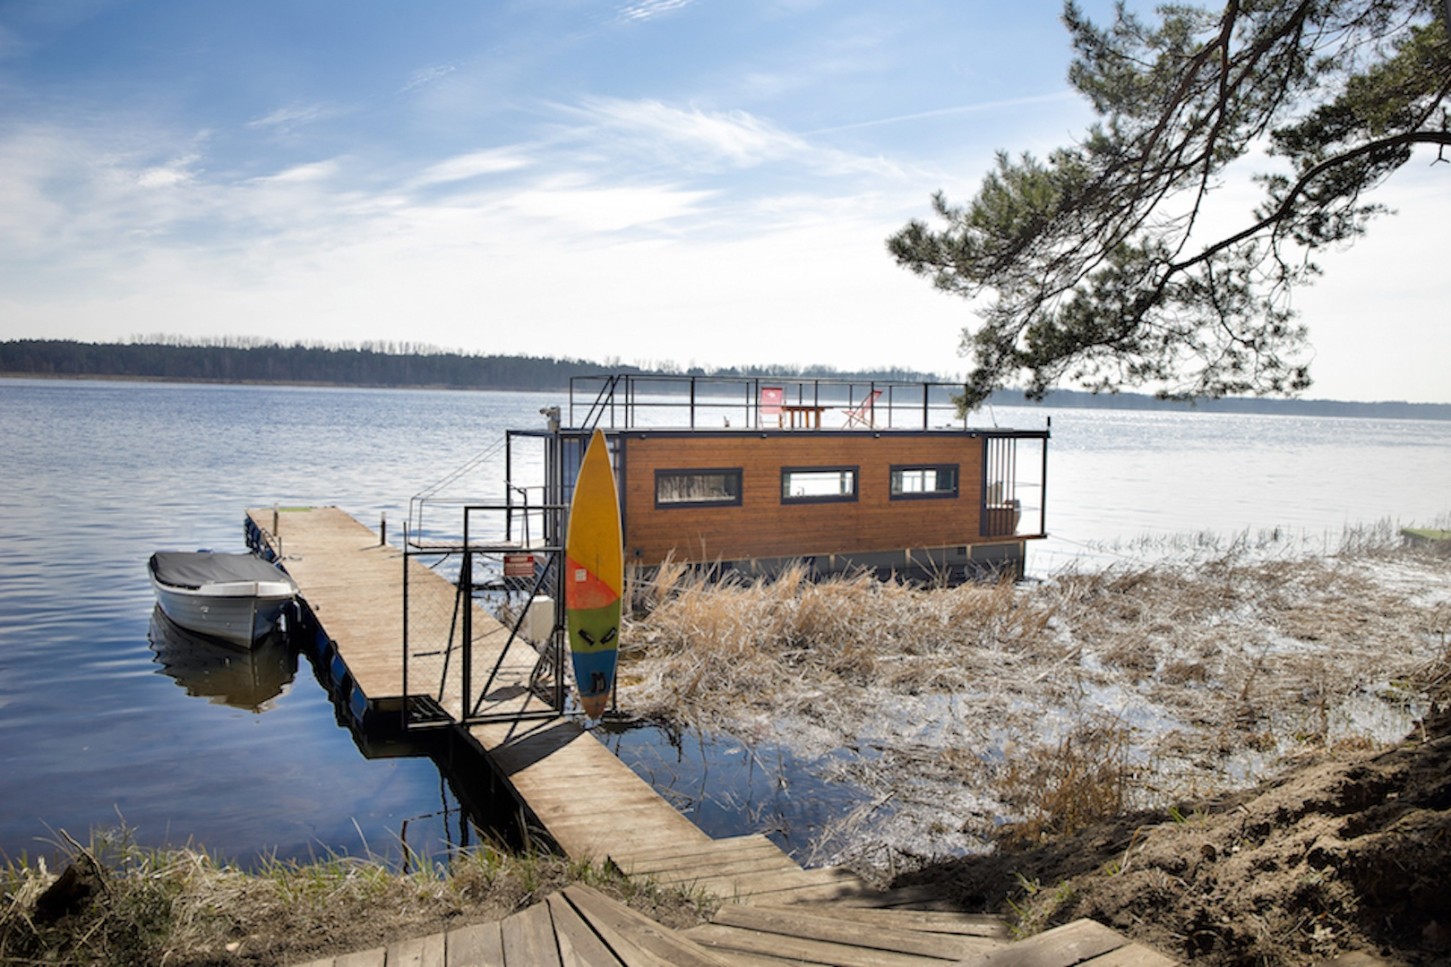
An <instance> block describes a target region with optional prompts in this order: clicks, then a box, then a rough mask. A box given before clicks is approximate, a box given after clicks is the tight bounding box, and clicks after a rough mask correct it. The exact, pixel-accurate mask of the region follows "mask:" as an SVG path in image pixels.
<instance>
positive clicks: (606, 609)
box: [564, 429, 625, 719]
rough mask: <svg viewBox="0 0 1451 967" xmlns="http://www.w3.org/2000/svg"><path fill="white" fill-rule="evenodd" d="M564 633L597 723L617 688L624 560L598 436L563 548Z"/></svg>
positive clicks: (611, 482)
mask: <svg viewBox="0 0 1451 967" xmlns="http://www.w3.org/2000/svg"><path fill="white" fill-rule="evenodd" d="M564 568H565V571H564V607H565V627H566V629H567V630H568V631H569V651H570V657H571V659H572V663H573V665H574V683H575V687H577V688H578V689H579V701H580V704H581V705H582V706H583V707H584V712H585V714H586V715H588V716H589V717H590V718H592V719H597V718H599V717H600V715H602V714H603V713H604V711H605V708H606V706H608V705H609V701H610V693H611V692H612V691H613V689H614V685H615V658H616V655H617V654H618V650H619V639H620V589H621V588H622V587H623V586H624V572H625V555H624V548H623V545H622V544H621V541H620V501H619V497H618V495H617V494H616V492H615V475H614V473H613V471H611V470H610V452H609V445H608V444H607V443H606V442H605V435H604V432H603V431H601V430H598V429H597V430H595V432H594V436H593V437H591V438H590V441H589V448H588V449H586V450H585V454H584V460H583V461H582V462H581V464H580V467H579V477H578V479H576V481H575V484H574V498H573V499H572V500H571V501H570V504H569V533H568V535H567V536H566V537H565V542H564Z"/></svg>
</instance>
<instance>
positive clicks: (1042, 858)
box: [0, 521, 1451, 965]
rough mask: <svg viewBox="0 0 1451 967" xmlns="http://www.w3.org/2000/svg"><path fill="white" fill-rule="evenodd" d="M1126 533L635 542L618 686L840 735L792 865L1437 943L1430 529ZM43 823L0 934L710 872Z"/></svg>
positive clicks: (416, 906)
mask: <svg viewBox="0 0 1451 967" xmlns="http://www.w3.org/2000/svg"><path fill="white" fill-rule="evenodd" d="M1433 523H1435V524H1436V525H1437V526H1440V527H1443V528H1444V526H1445V522H1444V521H1439V522H1433ZM1154 555H1157V556H1159V557H1160V558H1161V559H1160V560H1157V561H1155V562H1154V563H1146V564H1135V565H1115V566H1112V567H1108V568H1104V569H1100V570H1093V571H1080V570H1073V569H1068V570H1065V571H1063V572H1062V573H1060V574H1057V575H1054V576H1051V577H1049V578H1047V579H1044V580H1042V581H1040V582H1034V583H1026V584H1021V585H1012V584H997V585H966V586H959V587H936V588H932V587H928V588H922V587H910V586H906V585H901V584H896V583H891V582H888V583H880V582H875V581H873V582H867V581H866V580H865V579H862V578H838V579H834V580H831V581H826V582H822V583H819V584H813V583H811V582H808V581H805V580H802V579H801V576H800V575H797V574H790V573H788V574H787V575H785V576H783V577H781V578H779V579H777V580H776V581H773V582H769V583H767V582H758V581H753V582H744V581H742V582H724V583H712V582H709V581H706V580H703V579H702V577H701V576H700V575H697V574H693V573H691V572H690V571H688V570H687V569H685V568H680V567H666V568H664V569H662V571H661V573H660V574H659V576H658V577H657V578H656V580H654V581H653V582H652V583H650V584H648V585H646V584H643V583H642V584H637V585H636V586H634V587H632V588H631V589H630V599H629V600H630V601H631V603H632V606H633V609H632V610H633V613H632V616H631V618H630V620H629V623H628V625H627V628H626V634H624V635H622V639H623V641H624V642H625V643H626V646H627V647H626V649H625V650H624V651H623V652H622V657H621V661H622V667H621V704H622V706H623V707H626V708H629V709H630V710H631V711H632V712H634V713H636V714H640V715H647V716H653V717H656V718H659V719H661V720H663V721H666V722H668V723H671V724H672V725H673V726H675V727H678V728H681V729H692V728H695V729H705V730H708V729H721V730H729V731H730V732H731V733H732V734H734V735H737V736H739V737H741V738H742V739H745V740H747V741H752V740H754V741H760V742H771V743H775V744H778V745H783V746H786V747H789V748H791V749H792V750H793V753H795V754H797V755H798V756H799V757H808V756H810V755H812V754H813V752H818V753H819V752H822V751H825V750H841V749H843V748H844V749H846V750H848V751H849V752H851V753H852V754H851V755H849V756H847V757H845V758H842V757H840V756H836V757H834V759H833V761H837V762H838V772H837V773H836V774H835V776H834V778H836V779H837V780H838V781H841V782H843V783H850V784H853V785H855V786H856V787H857V788H859V789H864V790H869V791H870V792H871V793H872V797H871V800H870V802H869V803H868V806H867V807H864V808H862V809H858V810H856V811H855V812H854V813H853V814H852V815H849V816H843V817H838V818H837V819H836V820H835V821H834V822H832V823H830V824H827V825H826V826H825V827H823V828H821V829H819V830H812V831H811V832H812V833H813V835H814V836H815V839H816V849H815V852H816V855H815V856H814V857H807V858H806V859H807V860H808V864H809V865H815V864H820V863H847V864H849V865H851V866H853V867H854V868H856V869H857V870H858V871H860V872H862V873H863V874H864V875H866V876H868V877H869V878H871V879H874V880H876V881H877V882H880V883H883V884H884V885H886V884H888V883H891V884H896V885H907V884H929V885H932V886H934V887H936V888H937V889H938V890H940V892H941V894H942V896H943V898H944V899H946V900H949V901H951V902H953V903H955V904H956V905H958V906H960V907H961V908H963V909H965V910H968V911H971V912H991V913H997V914H1000V915H1003V916H1005V917H1006V918H1008V920H1009V922H1010V924H1011V926H1012V927H1013V929H1014V931H1015V932H1016V933H1017V934H1018V935H1020V936H1026V935H1029V934H1032V933H1035V932H1037V931H1040V930H1042V929H1046V928H1047V927H1050V926H1053V925H1056V924H1058V923H1063V922H1066V921H1068V920H1071V919H1074V918H1077V917H1081V916H1088V917H1093V918H1095V919H1098V920H1101V921H1103V922H1105V923H1107V924H1108V925H1110V926H1112V927H1114V928H1115V929H1117V930H1120V931H1121V932H1124V933H1126V934H1128V935H1130V936H1132V937H1134V938H1135V939H1139V940H1142V941H1144V942H1146V943H1149V944H1151V945H1153V946H1155V947H1157V948H1159V949H1161V950H1163V951H1165V952H1166V953H1169V954H1171V955H1173V956H1176V957H1180V958H1184V959H1193V960H1194V961H1195V962H1196V963H1199V962H1202V963H1212V964H1250V963H1277V964H1311V963H1317V962H1319V961H1320V960H1322V959H1324V958H1328V957H1331V956H1335V955H1337V954H1340V953H1345V952H1351V951H1364V952H1369V953H1371V954H1374V955H1377V956H1382V957H1385V958H1387V959H1388V960H1389V961H1391V962H1394V963H1435V962H1444V961H1445V959H1446V958H1447V956H1448V955H1451V922H1447V919H1448V918H1447V915H1446V907H1445V901H1444V883H1443V880H1444V875H1445V871H1446V870H1447V869H1451V809H1448V803H1451V547H1448V545H1447V544H1446V543H1444V542H1422V543H1415V542H1406V541H1402V540H1401V539H1400V537H1399V535H1398V533H1397V532H1396V530H1395V528H1393V527H1392V526H1390V525H1389V524H1383V525H1380V526H1377V527H1374V528H1368V529H1362V530H1356V531H1352V532H1347V533H1346V534H1345V535H1344V537H1343V539H1342V541H1341V545H1340V547H1339V548H1338V549H1334V550H1331V551H1322V550H1318V549H1317V550H1315V551H1312V552H1306V551H1304V550H1303V549H1301V548H1297V547H1294V546H1291V545H1290V544H1288V543H1286V542H1285V541H1284V540H1282V539H1280V538H1278V537H1275V536H1265V537H1262V538H1261V539H1259V540H1257V541H1253V542H1251V541H1249V540H1247V539H1241V540H1237V541H1232V542H1229V543H1223V542H1215V541H1213V540H1211V539H1208V538H1202V537H1201V538H1193V539H1186V540H1185V541H1184V542H1182V543H1180V544H1175V545H1173V546H1167V547H1165V546H1156V547H1154V548H1145V549H1144V556H1145V558H1148V557H1150V556H1154ZM794 832H795V831H793V833H794ZM67 840H68V841H67V844H66V846H67V854H68V856H69V858H70V860H71V862H72V864H73V866H78V867H81V873H87V872H89V873H90V874H91V876H92V878H93V879H94V880H95V881H97V882H98V883H99V884H100V885H99V886H98V887H95V888H94V889H93V890H92V891H91V893H90V895H89V898H88V899H86V900H85V901H84V902H82V903H81V904H79V905H78V906H77V907H76V909H74V910H73V911H71V912H69V913H62V914H61V915H58V916H44V915H42V911H41V910H39V909H38V908H37V901H38V899H39V897H40V896H41V894H42V893H43V892H44V891H45V890H46V888H47V887H49V886H50V885H51V884H53V883H55V882H56V879H57V878H56V876H55V873H54V871H53V870H49V869H47V868H46V866H45V865H44V863H43V862H42V861H38V860H27V859H25V858H22V859H20V860H17V861H8V862H7V863H6V864H5V865H4V866H3V868H0V879H3V892H4V897H3V906H0V960H5V961H6V962H9V961H10V960H16V961H20V962H29V961H44V962H47V963H108V962H109V963H122V962H125V963H163V962H164V963H167V964H210V963H247V964H259V965H260V964H275V963H282V962H286V961H289V960H292V961H295V960H300V959H306V958H307V957H309V956H320V955H324V954H336V953H343V952H346V951H349V950H357V949H362V948H365V947H368V946H372V945H376V944H377V943H378V942H380V941H381V940H384V939H398V938H400V937H404V936H417V935H423V934H427V933H430V932H434V931H436V930H437V929H442V928H443V927H444V926H445V925H456V924H462V923H465V922H471V921H470V920H469V919H461V918H472V919H474V920H478V919H489V918H494V919H497V918H501V917H502V916H504V915H507V914H508V913H509V912H511V911H512V910H514V909H517V908H519V907H521V906H523V905H527V903H528V902H530V901H531V900H533V899H535V898H537V897H538V896H541V895H543V894H544V893H547V892H549V891H550V890H552V889H556V888H558V887H559V886H562V885H564V884H565V883H567V882H569V881H570V880H571V879H572V878H573V879H583V880H585V881H587V882H590V883H592V884H597V885H601V886H602V888H605V889H607V890H608V891H611V892H613V893H614V895H616V896H618V897H620V898H622V899H625V900H626V901H627V902H630V903H632V904H633V905H636V906H637V908H639V909H641V910H642V911H643V912H645V913H647V914H649V915H650V916H653V917H656V918H657V919H662V920H664V921H665V922H667V923H671V924H672V925H675V924H680V925H683V924H689V923H692V922H696V921H698V920H699V919H700V918H701V917H702V916H703V915H704V914H705V913H706V912H708V909H709V902H710V901H709V900H708V899H707V898H704V897H700V896H692V895H690V894H685V893H679V892H671V891H664V890H660V889H657V888H656V887H654V886H652V885H651V884H649V883H638V882H634V883H631V882H626V881H623V880H622V879H620V878H618V877H615V876H612V875H610V874H607V873H603V872H601V871H600V870H599V869H598V868H596V867H592V866H589V865H586V864H571V863H570V862H568V861H566V860H563V859H560V858H558V857H553V856H547V855H536V854H524V855H508V854H505V853H504V852H502V851H501V850H498V849H493V848H488V847H486V848H483V849H480V850H477V851H468V852H465V853H463V854H460V855H459V856H456V857H454V858H453V859H452V861H451V863H450V864H449V866H448V867H447V868H445V867H444V866H443V865H440V864H439V863H438V862H429V861H426V860H424V861H420V862H418V863H411V864H409V865H410V867H412V868H413V869H414V872H401V871H398V870H396V869H392V870H390V869H389V868H388V867H387V866H386V864H383V863H381V862H376V861H370V860H355V859H351V858H347V857H335V858H330V859H327V860H325V861H323V862H321V863H319V864H290V863H281V862H271V863H268V862H263V863H262V864H261V866H260V868H259V869H258V870H256V871H255V872H253V873H245V872H243V871H241V870H240V869H238V868H237V867H234V866H230V865H227V864H225V863H221V862H219V861H216V860H214V859H211V858H209V857H208V856H207V855H206V854H205V853H204V852H202V851H200V850H173V851H148V850H143V849H140V848H139V847H137V846H135V844H133V843H130V842H129V841H128V839H127V837H126V834H125V833H124V832H122V833H119V834H116V833H112V834H94V835H93V838H92V842H91V844H90V845H88V846H84V847H83V846H81V844H79V843H76V842H74V841H70V840H69V839H68V838H67ZM41 906H42V907H44V904H41Z"/></svg>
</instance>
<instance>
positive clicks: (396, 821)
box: [0, 380, 1451, 862]
mask: <svg viewBox="0 0 1451 967" xmlns="http://www.w3.org/2000/svg"><path fill="white" fill-rule="evenodd" d="M561 395H562V394H524V393H508V394H505V393H453V392H447V393H446V392H426V391H390V390H355V389H312V388H277V387H243V386H206V385H171V384H156V383H137V384H132V383H119V382H73V381H41V380H34V381H33V380H0V439H3V440H4V441H5V452H4V456H3V458H0V860H3V859H4V858H5V857H10V858H17V857H19V856H21V855H22V854H29V855H35V854H37V853H52V852H53V851H54V850H53V846H52V844H53V843H54V841H55V840H56V838H57V833H56V831H58V830H61V829H64V830H66V831H68V832H70V833H71V834H72V835H75V836H77V837H78V838H84V836H85V834H86V832H87V831H88V830H90V829H91V828H94V827H103V826H114V825H116V824H117V823H118V822H124V823H125V824H127V825H128V826H129V827H131V828H132V829H133V830H134V831H135V834H136V836H137V838H138V839H139V840H140V841H141V842H143V843H146V844H153V845H160V844H164V843H170V844H181V843H186V842H188V841H190V842H193V843H197V844H201V845H204V846H205V847H207V848H208V849H210V850H212V851H213V852H215V853H217V854H220V855H222V856H226V857H234V858H239V859H241V860H242V861H244V862H245V861H247V860H248V859H249V858H252V857H255V856H257V855H259V854H262V853H272V854H276V855H279V856H283V857H299V858H305V857H308V856H312V855H326V854H328V853H331V852H346V853H350V854H361V853H372V854H375V855H380V856H385V857H389V858H396V857H397V856H398V855H399V852H400V850H399V843H400V841H403V840H406V842H407V844H408V845H409V847H410V848H412V849H414V850H417V851H419V852H421V853H424V854H426V855H442V854H443V853H445V852H446V851H447V849H448V848H449V847H450V846H451V845H456V844H461V843H467V842H470V841H471V840H472V839H474V838H476V837H474V836H473V834H471V833H470V831H469V829H468V824H467V821H466V818H465V817H464V816H463V815H462V811H461V809H460V807H459V804H458V799H457V797H456V795H455V793H454V791H453V788H452V786H451V784H450V782H449V781H448V780H447V779H446V778H445V777H444V776H442V775H441V774H440V770H439V768H438V767H437V766H436V765H435V764H434V762H433V761H432V760H431V759H429V758H427V757H424V756H418V755H412V756H410V755H402V754H399V753H401V752H405V751H408V750H403V749H398V748H392V747H390V748H385V749H373V748H369V749H366V750H363V749H360V748H359V746H358V745H357V744H356V743H355V742H354V740H353V738H352V737H351V735H350V733H349V732H348V731H347V730H346V729H344V728H342V727H341V726H339V724H338V720H337V717H336V713H335V712H334V709H333V707H332V705H331V704H330V701H329V699H328V697H327V695H326V693H325V692H324V691H323V690H322V689H321V688H320V687H319V686H318V685H317V683H316V681H315V679H314V678H313V675H312V671H311V669H310V667H309V666H308V665H307V664H306V663H305V662H303V663H302V664H301V665H300V667H299V665H298V664H297V659H296V657H295V656H294V655H292V654H291V653H288V652H285V651H283V652H281V653H275V654H270V655H264V656H262V658H261V659H260V660H258V661H256V662H255V663H253V664H252V665H250V666H247V667H242V668H236V667H228V668H227V669H225V674H223V673H219V672H218V671H217V669H216V668H211V669H204V670H203V671H204V672H205V676H204V678H200V679H199V675H198V673H197V670H196V669H195V668H190V669H189V668H186V667H182V666H184V665H185V663H186V662H187V661H193V662H195V661H198V660H200V659H198V658H196V656H194V655H188V654H187V653H185V651H184V650H182V651H181V652H178V651H177V650H173V649H169V648H168V644H167V640H166V634H165V629H164V628H162V629H160V630H156V629H153V605H154V598H153V596H152V593H151V589H150V587H149V584H148V582H147V577H146V567H145V565H146V559H147V558H148V557H149V555H150V554H151V553H152V551H155V550H159V549H192V548H199V547H209V548H214V549H218V550H241V549H242V548H243V542H242V516H243V512H244V510H245V509H246V508H248V507H255V506H270V505H272V504H274V503H277V504H282V505H304V504H335V505H338V506H340V507H342V508H343V509H344V510H347V511H348V512H349V513H351V514H353V515H354V516H355V517H357V518H359V519H360V520H362V521H364V522H367V523H369V524H374V523H376V522H377V521H378V520H379V518H380V517H381V516H382V515H384V514H386V515H387V517H388V520H389V521H390V525H391V526H390V534H391V535H393V538H392V539H393V540H394V541H395V542H396V540H397V532H398V530H399V529H400V528H399V525H400V524H401V522H402V521H403V520H404V518H405V516H406V514H407V508H408V498H409V496H410V495H412V494H414V493H416V492H418V491H420V490H422V489H423V488H425V487H426V486H427V485H429V484H431V483H433V482H434V481H436V480H437V479H439V478H440V477H442V476H444V475H445V474H447V473H448V472H450V471H452V470H454V469H455V468H457V467H459V466H460V465H461V464H463V463H464V461H465V460H467V459H468V458H470V457H473V456H475V455H477V454H480V453H483V452H485V451H488V450H489V449H490V448H492V447H494V446H495V445H496V444H497V443H498V442H499V441H500V440H501V439H502V436H503V431H504V429H505V428H506V427H537V426H542V419H541V417H540V416H539V410H540V408H541V407H544V406H547V405H552V404H558V403H560V402H561V399H560V396H561ZM1048 416H1051V417H1052V421H1053V441H1052V443H1051V445H1050V456H1049V472H1048V488H1047V503H1048V529H1049V531H1050V533H1051V534H1052V537H1051V538H1050V539H1049V540H1047V541H1045V542H1041V543H1038V544H1034V545H1033V546H1032V547H1030V549H1029V565H1028V567H1029V573H1030V574H1035V575H1044V574H1047V573H1049V572H1051V571H1052V570H1054V569H1056V568H1057V567H1060V566H1063V565H1064V564H1066V563H1068V562H1071V561H1075V560H1081V559H1083V558H1084V557H1085V556H1088V557H1107V558H1109V559H1112V558H1113V557H1115V556H1122V555H1129V554H1136V553H1141V552H1140V551H1136V550H1134V549H1133V548H1132V547H1130V546H1128V545H1127V544H1126V543H1125V542H1130V541H1132V540H1133V539H1135V538H1138V537H1141V536H1146V535H1147V536H1151V537H1153V536H1158V537H1166V536H1173V535H1183V534H1188V533H1195V532H1211V533H1215V534H1220V535H1233V534H1236V533H1241V532H1246V531H1247V532H1250V533H1251V534H1254V533H1258V532H1260V531H1266V530H1271V529H1274V528H1281V529H1282V530H1285V531H1288V532H1290V533H1292V534H1295V535H1298V536H1302V537H1304V538H1306V539H1307V540H1308V541H1310V542H1312V543H1313V542H1315V541H1319V540H1324V541H1326V542H1328V544H1329V545H1330V546H1332V547H1333V546H1334V544H1335V542H1336V541H1337V540H1338V538H1339V535H1340V533H1341V531H1342V530H1343V529H1344V528H1345V527H1347V526H1355V525H1360V524H1374V523H1376V522H1379V521H1384V520H1392V521H1395V522H1398V523H1402V524H1412V523H1430V522H1433V521H1436V520H1438V519H1440V520H1443V521H1444V520H1445V517H1446V515H1447V513H1448V511H1451V422H1435V421H1380V420H1351V419H1314V418H1302V417H1265V416H1227V415H1211V414H1200V413H1192V412H1188V413H1180V412H1175V413H1153V412H1150V413H1144V412H1137V411H1114V410H1066V409H1064V410H1053V409H1005V408H998V409H997V410H996V411H995V412H994V413H992V414H985V415H984V416H983V417H982V418H981V419H976V420H975V422H976V423H978V424H982V423H989V422H992V421H993V420H995V421H996V422H997V423H998V424H1000V425H1003V426H1016V427H1021V428H1037V427H1041V426H1042V425H1043V423H1044V420H1045V418H1046V417H1048ZM480 476H481V477H482V478H489V479H493V480H495V481H497V480H499V479H501V478H502V456H501V455H499V456H498V457H497V458H496V459H491V460H485V461H484V462H483V463H482V464H481V465H480ZM481 495H483V494H481ZM1114 542H1119V545H1118V546H1117V547H1115V546H1113V543H1114ZM218 660H219V661H220V659H218ZM168 666H170V667H168ZM229 675H230V676H232V677H230V678H228V677H227V676H229ZM218 678H222V679H224V684H225V686H226V687H225V688H223V687H220V686H218V685H217V684H216V681H217V679H218ZM198 680H204V681H207V682H212V683H213V684H212V685H211V686H206V687H200V688H199V687H198V686H197V682H198ZM218 691H222V692H225V694H220V695H219V694H192V693H193V692H213V693H215V692H218ZM274 693H275V694H274ZM227 701H231V702H232V704H227ZM605 738H606V740H607V742H608V743H609V744H610V745H611V747H612V748H615V749H617V751H618V752H619V754H620V755H621V756H622V757H623V758H625V759H626V760H627V761H629V762H631V764H632V765H633V766H634V767H635V768H636V769H637V771H639V772H641V774H642V775H645V776H646V777H647V778H648V779H650V780H651V781H652V782H654V783H655V784H656V785H657V787H659V788H662V789H663V790H664V791H665V792H666V794H667V795H668V796H669V797H670V798H672V800H673V801H675V802H677V803H678V804H679V805H680V806H681V807H682V808H683V809H685V810H686V811H687V812H688V813H689V814H690V815H691V816H692V817H693V818H695V819H696V821H697V822H698V823H699V824H700V825H701V826H702V827H704V828H706V829H707V831H709V832H711V833H712V834H714V835H728V834H733V833H742V832H748V831H753V830H760V829H776V830H779V831H782V832H780V833H779V834H778V838H779V839H781V840H782V841H783V842H784V844H785V845H787V846H788V848H791V847H793V846H794V845H795V842H793V838H792V836H793V834H792V832H791V831H792V830H797V831H800V830H804V829H806V828H807V827H809V826H810V825H811V824H812V823H813V822H815V821H816V819H817V817H819V816H820V815H821V814H822V813H823V812H827V813H829V812H832V811H833V810H845V809H849V808H850V806H851V805H852V803H853V802H855V801H856V799H855V795H854V793H853V791H852V790H850V789H848V788H843V787H839V786H835V785H833V784H831V783H829V782H826V781H824V780H818V779H815V778H813V777H814V775H815V773H816V772H818V771H820V770H818V769H816V768H815V766H816V765H817V764H813V763H809V762H797V761H795V760H793V759H792V757H791V756H790V754H789V753H788V752H787V751H785V750H781V749H773V748H770V747H761V746H757V747H754V748H747V747H745V746H744V745H742V744H741V743H739V742H734V741H731V740H728V739H723V740H721V741H718V742H714V743H707V742H705V741H703V740H702V739H701V738H700V737H698V736H697V737H691V736H685V737H675V738H673V739H672V737H670V736H667V735H665V734H664V733H662V732H661V731H660V730H658V729H634V730H618V731H615V732H612V733H610V734H609V735H607V736H605ZM365 752H366V753H367V754H366V755H365ZM369 756H372V757H371V758H370V757H369ZM787 773H790V774H791V776H792V781H791V782H790V783H789V784H787V783H782V782H781V781H780V778H781V776H783V775H785V774H787ZM802 841H804V840H802Z"/></svg>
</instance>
